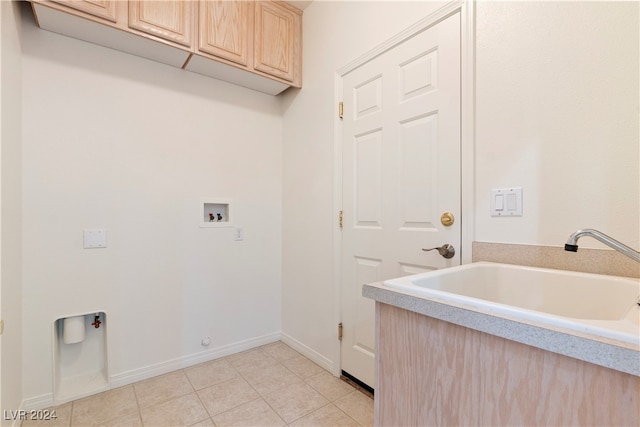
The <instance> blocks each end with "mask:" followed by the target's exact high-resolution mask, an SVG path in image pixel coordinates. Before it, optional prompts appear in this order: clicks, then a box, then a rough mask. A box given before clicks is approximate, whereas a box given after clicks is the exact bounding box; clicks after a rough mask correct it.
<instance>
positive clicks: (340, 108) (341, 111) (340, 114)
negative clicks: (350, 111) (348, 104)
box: [338, 101, 344, 118]
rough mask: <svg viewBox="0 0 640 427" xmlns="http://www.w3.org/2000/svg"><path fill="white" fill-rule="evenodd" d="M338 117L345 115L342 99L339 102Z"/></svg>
mask: <svg viewBox="0 0 640 427" xmlns="http://www.w3.org/2000/svg"><path fill="white" fill-rule="evenodd" d="M338 117H339V118H343V117H344V103H343V102H342V101H340V102H339V103H338Z"/></svg>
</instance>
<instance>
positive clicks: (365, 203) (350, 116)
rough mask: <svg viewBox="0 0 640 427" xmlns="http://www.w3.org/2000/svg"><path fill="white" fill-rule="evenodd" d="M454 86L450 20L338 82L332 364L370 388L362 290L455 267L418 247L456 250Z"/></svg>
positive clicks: (456, 40) (454, 23) (369, 330)
mask: <svg viewBox="0 0 640 427" xmlns="http://www.w3.org/2000/svg"><path fill="white" fill-rule="evenodd" d="M460 81H461V80H460V15H459V14H455V15H453V16H451V17H449V18H447V19H445V20H443V21H442V22H440V23H438V24H436V25H435V26H432V27H430V28H429V29H427V30H425V31H423V32H421V33H419V34H417V35H415V36H413V37H412V38H410V39H408V40H406V41H404V42H402V43H401V44H399V45H396V46H395V47H393V48H392V49H390V50H387V51H386V52H385V53H383V54H381V55H379V56H378V57H376V58H375V59H373V60H371V61H369V62H367V63H366V64H364V65H362V66H360V67H358V68H356V69H355V70H353V71H351V72H349V73H348V74H346V75H345V76H344V78H343V102H344V117H343V120H342V156H343V159H342V164H343V171H342V172H343V174H342V197H343V200H342V208H343V230H342V283H341V290H342V291H341V292H342V295H341V310H342V312H341V320H342V324H343V339H342V344H341V366H342V370H343V371H345V372H347V373H349V374H350V375H352V376H354V377H356V378H357V379H359V380H360V381H362V382H364V383H365V384H367V385H369V386H371V387H374V388H375V384H374V356H375V355H374V353H375V350H374V349H375V339H374V303H373V301H372V300H369V299H366V298H363V297H362V285H363V284H366V283H372V282H379V281H382V280H385V279H389V278H392V277H399V276H404V275H408V274H415V273H420V272H424V271H429V270H435V269H440V268H444V267H450V266H454V265H459V264H460V255H459V251H458V252H457V253H456V254H455V256H454V257H453V258H450V259H445V258H444V257H442V256H441V255H440V254H439V253H438V252H437V251H431V252H424V251H423V250H422V249H423V248H433V247H436V246H442V245H443V244H446V243H448V244H451V245H452V246H453V247H454V248H455V249H459V247H460V244H461V234H460V230H461V229H460V221H459V218H460V216H461V215H460V214H461V210H460V198H461V179H460V159H461V157H460V142H461V137H460V128H461V123H460V117H461V114H460V95H461V89H460ZM446 212H449V213H451V214H453V216H454V222H453V224H452V225H449V226H445V225H443V224H442V223H441V215H442V214H443V213H446Z"/></svg>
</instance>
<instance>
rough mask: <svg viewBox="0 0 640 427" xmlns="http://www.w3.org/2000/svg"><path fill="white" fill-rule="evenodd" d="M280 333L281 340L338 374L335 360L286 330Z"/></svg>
mask: <svg viewBox="0 0 640 427" xmlns="http://www.w3.org/2000/svg"><path fill="white" fill-rule="evenodd" d="M280 335H281V337H280V340H281V341H282V342H283V343H285V344H287V345H288V346H289V347H291V348H293V349H294V350H295V351H297V352H298V353H300V354H302V355H303V356H305V357H306V358H308V359H311V360H312V361H314V362H315V363H317V364H318V365H320V366H322V367H323V368H324V369H326V370H327V371H329V372H331V373H332V374H333V375H337V374H336V366H335V363H334V362H333V361H331V360H330V359H328V358H326V357H324V356H323V355H321V354H320V353H318V352H317V351H315V350H313V349H312V348H310V347H307V346H306V345H304V344H303V343H301V342H300V341H298V340H296V339H295V338H293V337H292V336H290V335H287V334H285V333H284V332H282V333H281V334H280Z"/></svg>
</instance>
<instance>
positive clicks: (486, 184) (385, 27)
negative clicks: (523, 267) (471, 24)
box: [282, 1, 640, 367]
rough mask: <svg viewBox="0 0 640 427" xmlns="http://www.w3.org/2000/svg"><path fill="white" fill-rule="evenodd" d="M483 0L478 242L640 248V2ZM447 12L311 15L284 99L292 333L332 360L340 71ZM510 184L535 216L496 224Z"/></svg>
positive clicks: (415, 7) (384, 8)
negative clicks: (603, 237)
mask: <svg viewBox="0 0 640 427" xmlns="http://www.w3.org/2000/svg"><path fill="white" fill-rule="evenodd" d="M476 5H477V21H476V25H477V29H476V40H477V42H476V44H477V51H476V61H477V62H476V73H477V74H476V94H477V99H476V131H477V135H476V142H475V168H476V172H475V189H474V190H472V191H474V192H475V201H476V212H475V225H474V228H475V240H483V241H494V242H505V243H523V244H544V245H557V246H562V245H563V244H564V242H565V241H566V238H567V237H568V236H569V234H570V233H571V232H573V231H575V230H577V229H578V228H581V227H595V228H600V229H601V230H602V231H604V232H608V233H610V234H612V235H614V236H616V237H618V238H619V239H621V240H623V241H625V242H626V243H628V244H630V245H633V246H635V247H636V248H637V247H638V246H640V245H639V242H638V238H639V237H638V236H639V230H638V227H639V222H640V221H639V215H640V213H639V212H640V209H639V205H638V203H639V202H638V197H639V193H640V191H639V176H638V169H639V163H638V160H639V153H638V144H639V142H638V141H639V138H638V37H637V36H638V3H631V2H630V3H612V2H603V3H587V2H585V3H577V2H566V3H550V2H506V3H496V2H478V3H476ZM438 6H439V4H437V3H431V2H412V3H401V2H323V1H315V2H313V3H312V4H311V5H310V6H309V7H308V8H307V9H306V10H305V14H304V26H303V31H304V61H303V66H304V73H303V76H304V82H303V88H302V90H300V91H298V92H290V93H288V94H286V95H285V99H284V101H285V103H284V106H285V113H284V175H283V182H284V184H283V185H284V193H283V198H284V199H283V248H284V249H283V273H282V274H283V316H282V327H283V333H284V335H285V336H286V337H289V339H290V340H291V341H292V342H298V343H299V345H300V346H306V347H308V349H309V351H310V352H311V353H316V354H317V355H318V359H320V360H322V361H323V362H324V363H325V365H326V366H330V367H331V366H336V365H337V364H338V358H339V355H338V354H337V352H336V351H335V349H336V344H335V343H336V325H335V324H334V323H335V322H334V314H333V313H334V310H335V309H336V304H335V296H334V294H333V280H334V276H333V268H334V264H333V258H332V250H333V241H332V236H333V224H334V222H333V221H334V218H335V215H336V212H334V210H333V206H332V204H333V194H332V191H333V169H332V167H333V162H334V155H336V153H334V152H333V140H334V139H333V138H334V136H333V126H334V120H335V113H336V105H335V102H334V101H335V100H334V73H335V71H336V70H338V69H339V68H340V67H342V66H344V65H345V64H347V63H349V62H351V61H352V60H354V59H356V58H358V57H359V56H361V55H362V54H364V53H366V52H367V51H368V50H370V49H371V48H373V47H375V46H377V45H378V44H380V43H382V42H383V41H385V40H386V39H388V38H390V37H391V36H392V35H394V34H396V33H398V32H400V31H401V30H403V29H404V28H406V27H408V26H410V25H411V24H413V23H414V22H416V21H418V20H420V19H421V18H424V17H425V16H427V15H428V14H430V13H431V12H432V11H433V10H435V9H436V8H437V7H438ZM508 186H522V187H523V188H524V213H525V215H524V216H523V217H522V218H518V219H514V218H508V219H505V218H501V219H493V218H491V217H490V216H489V205H488V204H489V192H490V190H491V189H492V188H502V187H508ZM581 244H582V242H581ZM584 245H585V246H592V247H597V242H588V241H585V242H584Z"/></svg>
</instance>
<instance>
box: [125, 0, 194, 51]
mask: <svg viewBox="0 0 640 427" xmlns="http://www.w3.org/2000/svg"><path fill="white" fill-rule="evenodd" d="M195 13H196V8H195V4H194V2H193V1H184V0H129V28H132V29H134V30H138V31H141V32H143V33H145V34H150V35H152V36H156V37H159V38H161V39H164V40H168V41H171V42H174V43H178V44H180V45H183V46H187V47H191V46H192V42H193V33H194V19H195Z"/></svg>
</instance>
